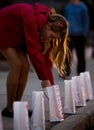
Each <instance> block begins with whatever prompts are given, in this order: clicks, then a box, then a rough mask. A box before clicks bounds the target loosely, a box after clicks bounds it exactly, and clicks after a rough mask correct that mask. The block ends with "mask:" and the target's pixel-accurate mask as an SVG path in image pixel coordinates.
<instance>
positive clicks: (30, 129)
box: [0, 72, 93, 130]
mask: <svg viewBox="0 0 94 130" xmlns="http://www.w3.org/2000/svg"><path fill="white" fill-rule="evenodd" d="M64 90H65V91H64V107H62V101H61V95H60V89H59V86H58V85H54V86H53V87H47V88H46V89H45V91H33V92H32V116H31V118H30V119H29V118H28V108H29V106H28V102H27V101H26V102H14V107H13V109H14V118H13V120H14V121H13V122H14V125H13V126H14V130H45V103H44V101H45V100H44V95H46V96H45V97H47V100H48V102H49V122H52V123H53V122H60V121H63V120H64V113H68V114H74V113H76V106H86V103H87V100H92V99H93V90H92V84H91V77H90V73H89V72H84V73H80V75H79V76H74V77H72V79H71V80H64ZM0 124H1V125H0V130H3V126H2V119H1V117H0Z"/></svg>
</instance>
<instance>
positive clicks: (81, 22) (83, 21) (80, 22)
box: [64, 0, 90, 78]
mask: <svg viewBox="0 0 94 130" xmlns="http://www.w3.org/2000/svg"><path fill="white" fill-rule="evenodd" d="M64 16H65V18H66V19H67V20H68V22H69V37H70V44H69V48H70V50H71V51H72V50H73V48H74V49H75V50H76V54H77V75H79V74H80V72H84V71H85V70H86V60H85V46H86V37H87V35H88V31H89V25H90V22H89V21H90V20H89V13H88V8H87V6H86V5H85V4H84V3H83V2H81V1H80V0H70V1H69V3H68V4H67V5H66V6H65V8H64ZM66 62H67V61H66ZM66 71H67V73H66V75H65V77H64V78H67V77H68V76H69V75H70V69H69V68H68V67H67V68H66Z"/></svg>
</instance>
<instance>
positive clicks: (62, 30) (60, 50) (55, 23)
mask: <svg viewBox="0 0 94 130" xmlns="http://www.w3.org/2000/svg"><path fill="white" fill-rule="evenodd" d="M48 24H51V30H52V31H54V32H56V33H58V34H59V35H60V38H59V39H55V38H51V39H50V41H47V40H46V41H45V42H44V44H43V53H44V54H45V53H46V52H49V58H50V60H51V61H52V63H53V65H54V66H55V67H56V68H57V69H58V73H59V74H60V75H61V76H63V75H64V74H65V73H66V71H65V70H66V66H68V67H70V66H71V52H70V49H69V45H68V44H69V38H68V26H69V24H68V22H67V20H66V19H65V18H64V17H63V16H62V15H60V14H57V13H54V14H50V15H49V18H48ZM45 31H46V30H45V29H44V33H45ZM45 37H46V36H45ZM66 61H67V64H66Z"/></svg>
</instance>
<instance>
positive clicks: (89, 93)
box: [80, 71, 93, 100]
mask: <svg viewBox="0 0 94 130" xmlns="http://www.w3.org/2000/svg"><path fill="white" fill-rule="evenodd" d="M80 76H81V78H82V80H83V84H84V88H85V92H86V99H87V100H92V99H93V89H92V83H91V77H90V73H89V72H88V71H87V72H83V73H80Z"/></svg>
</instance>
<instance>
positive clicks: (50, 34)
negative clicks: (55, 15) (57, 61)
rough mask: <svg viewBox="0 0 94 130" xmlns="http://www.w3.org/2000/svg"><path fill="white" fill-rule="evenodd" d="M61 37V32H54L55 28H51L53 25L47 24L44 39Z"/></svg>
mask: <svg viewBox="0 0 94 130" xmlns="http://www.w3.org/2000/svg"><path fill="white" fill-rule="evenodd" d="M53 38H54V39H59V38H60V34H59V33H56V32H54V31H53V30H51V25H49V24H48V25H46V31H45V36H44V40H47V41H50V40H51V39H53Z"/></svg>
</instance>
